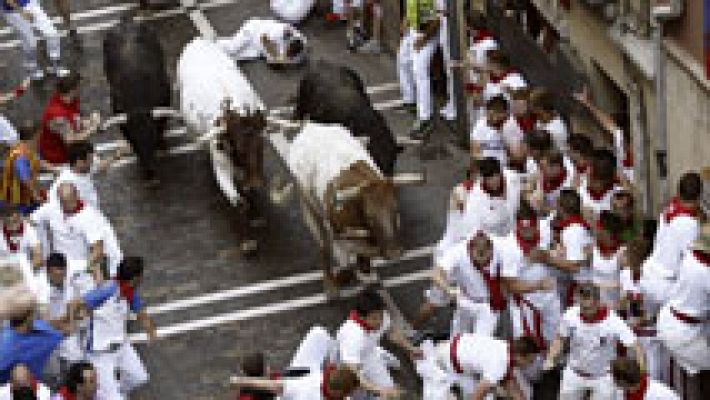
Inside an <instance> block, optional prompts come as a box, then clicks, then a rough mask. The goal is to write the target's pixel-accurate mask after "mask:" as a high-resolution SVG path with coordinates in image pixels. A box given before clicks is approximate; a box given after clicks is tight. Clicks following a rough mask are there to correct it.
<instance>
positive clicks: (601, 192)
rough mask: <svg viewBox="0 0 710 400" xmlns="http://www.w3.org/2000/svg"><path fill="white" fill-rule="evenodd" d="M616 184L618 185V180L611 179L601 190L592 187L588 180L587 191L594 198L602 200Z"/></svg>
mask: <svg viewBox="0 0 710 400" xmlns="http://www.w3.org/2000/svg"><path fill="white" fill-rule="evenodd" d="M614 185H616V182H615V181H611V182H609V183H608V184H607V185H605V186H603V187H602V189H601V190H594V189H592V186H591V185H590V184H589V182H587V193H589V197H591V198H592V200H594V201H600V200H601V199H603V198H604V195H606V194H607V193H609V191H610V190H612V189H614Z"/></svg>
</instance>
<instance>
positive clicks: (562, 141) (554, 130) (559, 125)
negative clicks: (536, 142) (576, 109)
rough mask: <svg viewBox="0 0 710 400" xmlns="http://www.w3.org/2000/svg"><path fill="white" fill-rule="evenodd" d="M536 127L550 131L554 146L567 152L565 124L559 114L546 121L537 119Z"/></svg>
mask: <svg viewBox="0 0 710 400" xmlns="http://www.w3.org/2000/svg"><path fill="white" fill-rule="evenodd" d="M537 129H542V130H545V131H548V132H550V136H552V141H553V142H554V144H555V147H556V148H557V149H559V150H560V151H562V152H567V149H568V146H567V137H568V136H569V134H568V132H567V125H565V122H564V121H563V120H562V118H561V117H560V116H559V115H557V116H555V117H554V118H552V119H551V120H550V122H547V123H545V122H541V121H538V123H537Z"/></svg>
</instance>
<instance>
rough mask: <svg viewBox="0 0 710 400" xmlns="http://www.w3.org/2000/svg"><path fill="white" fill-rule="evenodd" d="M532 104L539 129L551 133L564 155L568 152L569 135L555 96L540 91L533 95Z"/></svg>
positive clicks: (556, 145)
mask: <svg viewBox="0 0 710 400" xmlns="http://www.w3.org/2000/svg"><path fill="white" fill-rule="evenodd" d="M531 104H532V109H533V112H534V113H535V119H536V120H537V129H542V130H545V131H548V132H550V135H551V136H552V140H553V141H554V143H555V147H557V149H558V150H560V151H562V152H563V153H565V152H567V149H568V148H569V147H568V144H567V139H568V137H569V133H568V131H567V125H566V124H565V122H564V120H562V116H561V115H560V114H559V113H558V112H557V109H556V107H555V96H554V95H553V94H552V93H550V92H548V91H543V90H539V91H537V92H536V93H535V94H534V95H533V98H532V101H531Z"/></svg>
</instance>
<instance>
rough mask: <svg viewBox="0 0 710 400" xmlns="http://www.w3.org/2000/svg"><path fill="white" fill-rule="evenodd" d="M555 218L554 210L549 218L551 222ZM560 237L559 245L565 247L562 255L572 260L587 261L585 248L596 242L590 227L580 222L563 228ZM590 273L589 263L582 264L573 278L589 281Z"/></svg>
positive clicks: (579, 280) (578, 280)
mask: <svg viewBox="0 0 710 400" xmlns="http://www.w3.org/2000/svg"><path fill="white" fill-rule="evenodd" d="M554 218H555V213H554V212H553V213H550V215H549V216H548V217H547V220H548V222H549V223H550V224H551V223H552V221H553V220H554ZM559 239H560V243H559V245H561V246H562V247H563V248H564V252H563V253H562V257H563V258H564V259H565V260H567V261H571V262H580V261H586V260H587V254H586V251H585V249H586V248H587V246H589V245H591V244H592V243H593V242H594V240H593V238H592V235H591V232H589V229H587V228H586V227H585V226H584V225H581V224H578V223H574V224H571V225H569V226H567V227H565V228H564V229H562V231H561V232H560V238H559ZM590 274H591V272H590V270H589V265H582V267H581V268H580V270H579V271H577V272H575V273H574V274H573V279H574V280H575V281H577V282H589V281H590V280H591V276H590Z"/></svg>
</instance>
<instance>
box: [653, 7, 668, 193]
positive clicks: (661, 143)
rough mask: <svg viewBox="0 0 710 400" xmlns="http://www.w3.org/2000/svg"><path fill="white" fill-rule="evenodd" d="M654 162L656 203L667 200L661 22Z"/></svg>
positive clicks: (658, 23)
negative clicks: (655, 165)
mask: <svg viewBox="0 0 710 400" xmlns="http://www.w3.org/2000/svg"><path fill="white" fill-rule="evenodd" d="M655 35H656V36H655V40H656V116H657V117H658V118H657V120H656V125H657V126H656V133H657V136H656V162H657V163H658V164H657V165H658V177H659V185H658V186H659V187H658V189H659V193H658V195H659V197H658V203H656V204H663V203H665V202H666V200H667V199H668V193H669V191H668V184H669V182H668V129H667V110H666V60H665V54H664V53H663V21H659V20H657V21H656V30H655Z"/></svg>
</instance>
